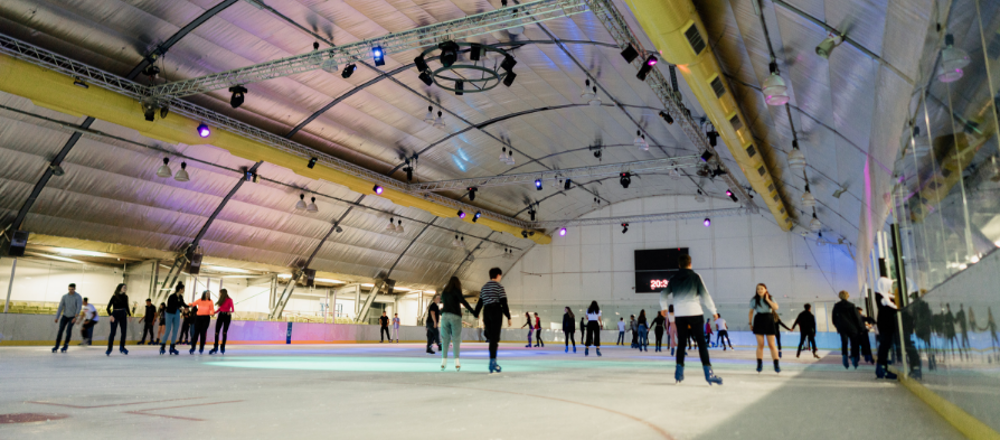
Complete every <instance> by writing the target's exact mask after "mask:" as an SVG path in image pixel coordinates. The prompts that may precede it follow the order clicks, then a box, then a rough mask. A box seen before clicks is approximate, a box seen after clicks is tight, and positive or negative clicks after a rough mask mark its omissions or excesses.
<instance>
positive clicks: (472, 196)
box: [466, 186, 479, 201]
mask: <svg viewBox="0 0 1000 440" xmlns="http://www.w3.org/2000/svg"><path fill="white" fill-rule="evenodd" d="M466 189H468V190H469V201H473V200H476V191H479V188H476V187H474V186H470V187H468V188H466Z"/></svg>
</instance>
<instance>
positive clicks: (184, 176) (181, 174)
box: [174, 162, 191, 182]
mask: <svg viewBox="0 0 1000 440" xmlns="http://www.w3.org/2000/svg"><path fill="white" fill-rule="evenodd" d="M187 166H188V164H187V162H181V169H180V170H178V171H177V174H174V180H176V181H178V182H187V181H189V180H191V178H190V177H189V176H188V172H187Z"/></svg>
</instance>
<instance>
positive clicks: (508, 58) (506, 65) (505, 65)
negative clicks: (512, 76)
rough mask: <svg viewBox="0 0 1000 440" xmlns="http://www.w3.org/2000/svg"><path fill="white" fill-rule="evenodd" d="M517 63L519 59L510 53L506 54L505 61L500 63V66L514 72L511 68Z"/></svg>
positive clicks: (508, 71)
mask: <svg viewBox="0 0 1000 440" xmlns="http://www.w3.org/2000/svg"><path fill="white" fill-rule="evenodd" d="M515 64H517V60H515V59H514V57H512V56H510V55H506V56H504V57H503V62H501V63H500V68H501V69H503V70H506V71H507V73H512V72H511V69H513V68H514V65H515Z"/></svg>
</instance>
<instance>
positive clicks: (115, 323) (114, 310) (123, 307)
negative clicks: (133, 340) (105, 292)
mask: <svg viewBox="0 0 1000 440" xmlns="http://www.w3.org/2000/svg"><path fill="white" fill-rule="evenodd" d="M126 289H127V286H126V285H125V283H121V284H119V285H118V287H116V288H115V293H114V294H113V295H111V299H110V300H109V301H108V308H107V310H108V315H110V316H111V319H109V321H111V336H108V351H106V352H105V353H104V354H106V355H108V356H111V347H112V346H114V345H115V331H116V330H117V329H118V328H121V331H122V338H121V342H120V343H119V345H118V351H119V352H120V353H121V354H124V355H127V354H128V350H126V349H125V338H126V336H127V335H126V333H127V332H128V318H129V317H130V316H132V311H131V310H129V306H128V295H126V294H125V290H126Z"/></svg>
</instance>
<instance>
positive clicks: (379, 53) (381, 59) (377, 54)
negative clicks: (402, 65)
mask: <svg viewBox="0 0 1000 440" xmlns="http://www.w3.org/2000/svg"><path fill="white" fill-rule="evenodd" d="M372 58H374V59H375V65H376V66H384V65H385V51H383V50H382V46H375V47H373V48H372Z"/></svg>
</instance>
